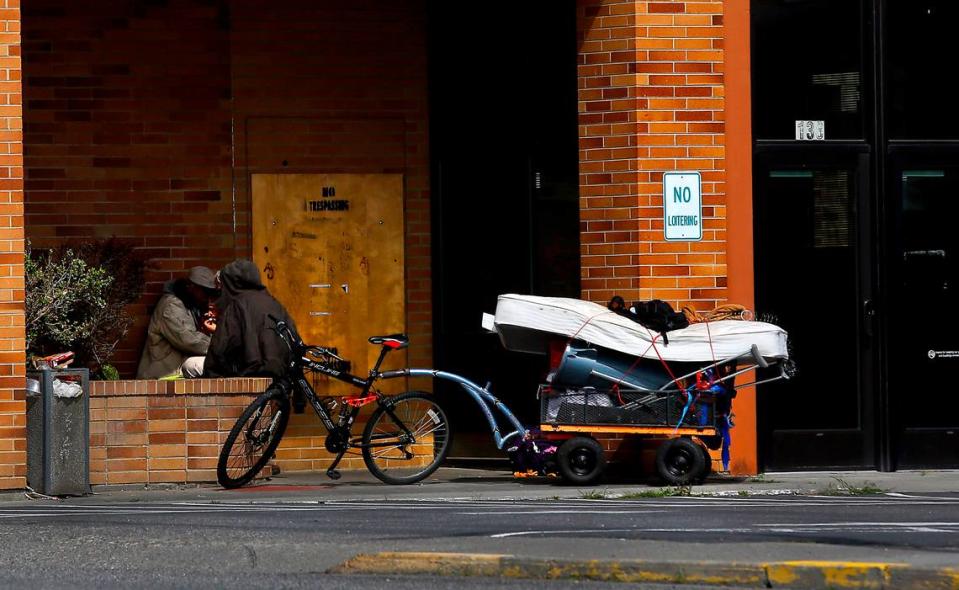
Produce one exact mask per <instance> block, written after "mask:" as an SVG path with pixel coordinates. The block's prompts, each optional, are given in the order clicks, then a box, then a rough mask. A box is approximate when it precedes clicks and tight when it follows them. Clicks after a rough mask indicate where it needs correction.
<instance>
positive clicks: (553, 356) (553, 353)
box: [549, 338, 566, 371]
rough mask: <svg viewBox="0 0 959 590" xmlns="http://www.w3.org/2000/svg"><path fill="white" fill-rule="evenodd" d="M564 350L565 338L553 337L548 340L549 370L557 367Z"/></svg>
mask: <svg viewBox="0 0 959 590" xmlns="http://www.w3.org/2000/svg"><path fill="white" fill-rule="evenodd" d="M564 352H566V340H564V339H562V338H553V339H552V340H550V341H549V369H550V371H552V370H554V369H556V368H558V367H559V363H560V362H562V360H563V353H564Z"/></svg>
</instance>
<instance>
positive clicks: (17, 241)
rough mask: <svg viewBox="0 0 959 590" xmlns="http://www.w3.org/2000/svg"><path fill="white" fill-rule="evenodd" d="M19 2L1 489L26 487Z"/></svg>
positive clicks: (10, 122) (8, 108)
mask: <svg viewBox="0 0 959 590" xmlns="http://www.w3.org/2000/svg"><path fill="white" fill-rule="evenodd" d="M23 247H24V244H23V109H22V100H21V88H20V0H0V489H8V488H22V487H24V486H25V485H26V479H25V476H26V463H27V457H26V414H25V407H24V401H23V388H24V371H25V366H26V359H25V354H24V347H25V345H26V343H25V339H24V331H23V326H24V323H23V301H24V297H23V249H24V248H23Z"/></svg>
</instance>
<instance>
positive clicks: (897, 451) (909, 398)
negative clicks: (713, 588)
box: [886, 150, 959, 469]
mask: <svg viewBox="0 0 959 590" xmlns="http://www.w3.org/2000/svg"><path fill="white" fill-rule="evenodd" d="M920 151H922V153H919V152H915V151H914V152H911V153H909V154H908V155H906V154H896V155H894V156H893V161H894V165H893V166H891V167H890V176H891V178H890V180H889V183H888V185H889V186H890V187H891V189H892V190H890V193H891V194H890V196H891V197H893V198H894V199H895V200H894V204H893V207H892V208H891V219H890V220H889V226H890V229H891V230H892V231H890V235H891V237H892V240H891V241H892V244H893V246H892V248H891V250H890V252H891V256H889V257H888V259H887V263H888V266H889V283H890V285H889V292H890V296H889V301H888V304H887V305H886V310H887V313H886V321H887V323H888V328H887V329H888V332H887V334H888V340H887V348H888V356H887V358H888V363H887V371H888V375H889V394H888V395H889V411H890V420H889V424H890V427H891V435H892V439H893V440H892V442H893V444H892V452H893V457H894V460H895V467H896V468H899V469H907V468H919V467H959V396H957V395H956V391H955V390H956V386H955V384H956V378H957V375H959V315H957V314H956V313H955V311H954V310H955V305H956V302H957V296H959V231H957V228H956V220H957V219H959V165H957V164H956V161H957V155H959V154H952V155H947V154H935V153H930V152H929V151H926V150H920Z"/></svg>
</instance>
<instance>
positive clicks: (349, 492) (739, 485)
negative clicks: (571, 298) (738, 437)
mask: <svg viewBox="0 0 959 590" xmlns="http://www.w3.org/2000/svg"><path fill="white" fill-rule="evenodd" d="M957 491H959V471H953V470H924V471H897V472H892V473H879V472H875V471H835V472H833V471H818V472H801V473H795V472H793V473H767V474H763V475H759V476H756V477H722V476H713V477H710V478H709V479H708V480H707V481H706V482H705V483H704V484H703V485H697V486H692V487H691V488H689V489H688V490H676V489H674V488H668V487H667V488H664V487H660V486H659V485H658V484H657V483H656V482H647V481H643V480H638V479H636V478H627V477H624V476H619V477H616V476H610V477H607V478H606V480H605V482H603V483H601V484H599V485H596V486H591V487H583V486H570V485H565V484H563V483H562V482H561V481H559V480H557V479H553V478H532V479H514V478H513V476H512V473H511V472H509V471H506V470H503V469H466V468H442V469H440V470H438V471H437V472H436V473H435V474H434V475H433V476H431V477H430V478H428V479H427V480H426V481H423V482H421V483H419V484H414V485H410V486H391V485H386V484H383V483H381V482H380V481H379V480H377V479H375V478H374V477H373V476H372V475H370V474H369V473H368V472H366V471H344V472H343V477H342V479H340V480H338V481H332V480H330V479H328V478H327V477H326V475H325V474H323V473H289V474H280V475H277V476H274V477H273V478H271V479H269V480H265V481H261V482H258V483H257V484H256V485H251V486H247V487H244V488H241V489H239V490H224V489H221V488H220V487H219V486H217V485H216V484H191V485H169V484H159V485H154V486H144V485H129V486H95V487H94V490H93V492H94V493H93V494H92V495H90V496H85V497H83V498H74V499H72V500H71V502H110V503H112V502H129V501H143V502H181V501H197V502H267V501H269V502H284V501H290V502H295V501H324V500H338V501H342V500H362V499H377V500H384V499H386V500H388V499H394V500H417V499H422V500H453V499H460V500H543V499H575V498H584V497H585V498H589V497H592V498H599V497H607V498H617V497H621V496H624V495H628V496H631V497H637V496H642V495H649V496H651V497H654V496H656V495H677V494H679V493H687V492H688V493H689V494H692V495H711V496H724V495H728V496H747V495H773V494H807V495H816V494H819V495H864V494H870V493H884V492H885V493H903V494H928V493H945V492H957ZM24 499H25V498H24V494H23V492H17V491H11V492H3V493H0V501H22V500H24Z"/></svg>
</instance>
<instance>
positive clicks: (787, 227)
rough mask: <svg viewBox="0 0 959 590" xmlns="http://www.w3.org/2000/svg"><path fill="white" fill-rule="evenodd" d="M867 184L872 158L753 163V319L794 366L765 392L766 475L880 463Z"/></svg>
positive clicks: (761, 159) (783, 154) (797, 157)
mask: <svg viewBox="0 0 959 590" xmlns="http://www.w3.org/2000/svg"><path fill="white" fill-rule="evenodd" d="M868 179H869V156H868V154H866V153H846V152H838V153H837V152H835V151H833V150H829V151H826V150H821V151H820V153H818V154H815V153H811V152H810V151H809V150H808V149H804V150H801V151H796V150H792V153H790V150H774V151H772V152H771V153H759V154H757V156H756V161H755V168H754V185H755V186H754V196H753V203H754V204H753V207H754V218H755V229H754V232H755V233H754V236H755V264H756V275H755V277H756V310H757V313H758V315H759V318H760V319H768V320H770V321H773V322H775V323H777V324H779V325H780V326H782V327H783V328H784V329H786V330H787V331H788V332H789V340H790V344H791V352H790V354H791V356H792V357H793V359H794V360H795V361H796V363H797V366H798V374H797V375H796V377H795V378H793V379H792V380H790V381H787V382H785V383H777V384H776V385H775V387H766V388H762V387H761V388H760V390H759V419H760V424H759V428H760V453H761V461H762V463H763V466H764V468H766V469H774V470H783V469H787V470H793V469H823V468H863V467H873V466H874V465H875V462H876V456H875V444H874V434H875V429H874V427H873V413H874V403H873V399H872V389H871V387H870V384H871V381H872V380H871V377H870V375H871V370H872V367H873V363H872V354H873V347H872V340H873V321H874V316H873V310H872V301H871V289H872V288H871V284H872V277H871V273H870V268H871V267H870V261H871V254H870V251H871V250H870V247H869V246H870V244H871V243H872V240H871V237H870V227H871V224H870V223H869V221H868V220H869V217H870V207H869V180H868Z"/></svg>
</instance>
